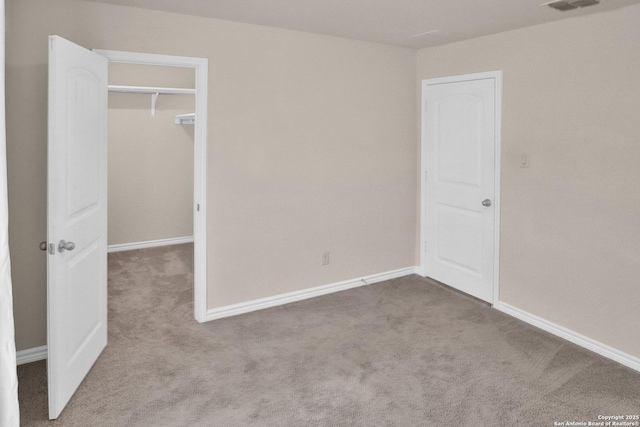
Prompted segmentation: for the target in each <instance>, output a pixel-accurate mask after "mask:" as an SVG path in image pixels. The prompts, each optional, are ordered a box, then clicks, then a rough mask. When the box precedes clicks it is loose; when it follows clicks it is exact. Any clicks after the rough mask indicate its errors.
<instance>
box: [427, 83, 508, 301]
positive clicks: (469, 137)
mask: <svg viewBox="0 0 640 427" xmlns="http://www.w3.org/2000/svg"><path fill="white" fill-rule="evenodd" d="M496 90H497V86H496V78H494V77H487V78H479V77H477V76H476V77H473V76H467V77H464V76H462V77H461V78H460V80H457V79H455V78H452V79H437V80H433V81H429V80H426V81H425V82H424V84H423V98H424V99H425V101H426V103H425V111H424V113H423V123H422V125H423V156H424V158H423V167H424V169H425V181H426V182H425V185H424V186H423V189H424V192H423V195H422V197H423V205H422V206H423V214H422V215H423V220H422V224H423V228H424V235H423V237H424V241H423V242H422V248H423V251H424V256H423V261H424V263H423V270H424V272H425V273H426V275H427V276H429V277H431V278H433V279H436V280H438V281H440V282H442V283H444V284H447V285H449V286H452V287H454V288H456V289H459V290H461V291H463V292H466V293H468V294H470V295H473V296H474V297H477V298H480V299H482V300H484V301H487V302H490V303H493V300H494V275H495V274H496V272H495V271H494V265H495V262H494V261H495V259H494V256H495V244H496V237H495V236H496V234H495V232H496V213H497V211H496V200H495V196H496V173H495V171H496V133H497V129H496V123H497V122H496V120H497V114H496V112H497V98H498V97H497V91H496Z"/></svg>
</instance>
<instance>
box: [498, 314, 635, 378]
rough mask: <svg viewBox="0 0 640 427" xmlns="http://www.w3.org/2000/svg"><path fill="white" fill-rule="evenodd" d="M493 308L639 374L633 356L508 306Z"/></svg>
mask: <svg viewBox="0 0 640 427" xmlns="http://www.w3.org/2000/svg"><path fill="white" fill-rule="evenodd" d="M494 308H496V309H497V310H499V311H501V312H503V313H505V314H508V315H509V316H513V317H515V318H516V319H520V320H522V321H523V322H526V323H528V324H530V325H533V326H535V327H537V328H540V329H542V330H543V331H546V332H549V333H550V334H553V335H555V336H558V337H560V338H564V339H565V340H567V341H570V342H572V343H574V344H577V345H579V346H580V347H584V348H586V349H587V350H591V351H593V352H594V353H598V354H599V355H601V356H604V357H606V358H608V359H611V360H614V361H616V362H618V363H621V364H623V365H625V366H627V367H629V368H631V369H634V370H636V371H639V372H640V359H639V358H637V357H635V356H632V355H630V354H627V353H624V352H622V351H620V350H617V349H615V348H613V347H610V346H608V345H606V344H603V343H601V342H599V341H596V340H594V339H592V338H589V337H586V336H584V335H581V334H579V333H577V332H574V331H572V330H570V329H567V328H565V327H564V326H560V325H556V324H555V323H552V322H550V321H548V320H545V319H543V318H541V317H538V316H535V315H533V314H531V313H528V312H526V311H524V310H521V309H519V308H516V307H513V306H511V305H509V304H505V303H503V302H498V304H496V305H494Z"/></svg>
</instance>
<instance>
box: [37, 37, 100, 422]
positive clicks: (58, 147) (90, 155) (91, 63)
mask: <svg viewBox="0 0 640 427" xmlns="http://www.w3.org/2000/svg"><path fill="white" fill-rule="evenodd" d="M107 64H108V61H107V59H106V58H104V57H102V56H100V55H98V54H96V53H93V52H91V51H89V50H87V49H84V48H82V47H80V46H78V45H75V44H73V43H71V42H69V41H67V40H65V39H63V38H61V37H58V36H51V37H50V38H49V147H48V150H49V160H48V193H47V198H48V200H47V211H48V212H47V221H48V224H47V229H48V231H47V233H48V236H47V241H48V248H47V249H48V255H47V260H48V261H47V270H48V272H47V291H48V293H47V328H48V331H47V332H48V359H47V371H48V377H49V381H48V384H49V418H51V419H55V418H57V417H58V416H59V415H60V413H61V412H62V410H63V409H64V407H65V405H66V404H67V402H68V401H69V399H70V398H71V396H73V393H74V392H75V391H76V389H77V388H78V386H79V385H80V383H81V382H82V380H83V379H84V377H85V376H86V375H87V373H88V372H89V370H90V369H91V367H92V366H93V364H94V363H95V361H96V360H97V359H98V357H99V356H100V354H101V353H102V350H103V349H104V348H105V346H106V345H107V69H108V68H107Z"/></svg>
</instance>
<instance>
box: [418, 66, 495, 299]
mask: <svg viewBox="0 0 640 427" xmlns="http://www.w3.org/2000/svg"><path fill="white" fill-rule="evenodd" d="M486 79H493V80H494V81H495V92H494V95H495V108H496V111H495V153H494V155H495V168H494V174H495V188H494V190H495V195H494V200H493V204H494V206H495V208H494V215H495V216H494V242H493V243H494V246H493V269H494V273H493V303H492V305H493V306H495V305H497V304H498V301H499V297H500V289H499V285H500V206H501V202H500V176H501V171H500V170H501V168H500V163H501V162H500V159H501V154H500V153H501V140H502V138H501V129H502V70H497V71H488V72H483V73H474V74H462V75H455V76H447V77H438V78H432V79H423V80H422V90H421V102H420V106H421V107H420V180H419V181H420V268H419V269H420V273H421V275H422V276H423V277H427V276H428V272H429V268H428V265H427V259H426V258H427V256H426V254H427V252H426V249H427V248H426V240H427V231H426V212H427V198H428V197H429V195H428V194H427V186H426V185H425V183H426V180H427V156H426V144H427V136H426V130H425V122H426V118H427V104H428V99H427V87H428V86H432V85H438V84H444V83H456V82H468V81H474V80H486Z"/></svg>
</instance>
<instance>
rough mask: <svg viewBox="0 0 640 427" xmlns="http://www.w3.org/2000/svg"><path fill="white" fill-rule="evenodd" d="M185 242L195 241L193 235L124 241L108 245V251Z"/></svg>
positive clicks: (130, 249)
mask: <svg viewBox="0 0 640 427" xmlns="http://www.w3.org/2000/svg"><path fill="white" fill-rule="evenodd" d="M183 243H193V236H188V237H173V238H170V239H160V240H149V241H148V242H135V243H123V244H120V245H109V246H107V252H121V251H132V250H134V249H146V248H155V247H158V246H169V245H181V244H183Z"/></svg>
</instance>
